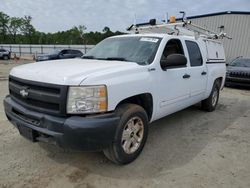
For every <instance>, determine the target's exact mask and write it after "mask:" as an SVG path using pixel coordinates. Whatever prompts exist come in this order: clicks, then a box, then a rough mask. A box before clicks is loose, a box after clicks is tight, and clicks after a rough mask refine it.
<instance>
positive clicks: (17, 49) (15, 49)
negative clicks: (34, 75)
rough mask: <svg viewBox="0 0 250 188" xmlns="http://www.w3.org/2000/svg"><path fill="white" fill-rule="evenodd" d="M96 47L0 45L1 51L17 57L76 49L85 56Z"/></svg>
mask: <svg viewBox="0 0 250 188" xmlns="http://www.w3.org/2000/svg"><path fill="white" fill-rule="evenodd" d="M93 47H94V45H33V44H32V45H29V44H0V49H5V50H9V51H11V53H12V55H14V54H15V55H16V56H19V57H21V56H33V57H37V55H41V54H48V53H51V52H53V51H54V50H62V49H76V50H80V51H82V53H83V54H85V53H86V52H88V51H89V50H90V49H91V48H93Z"/></svg>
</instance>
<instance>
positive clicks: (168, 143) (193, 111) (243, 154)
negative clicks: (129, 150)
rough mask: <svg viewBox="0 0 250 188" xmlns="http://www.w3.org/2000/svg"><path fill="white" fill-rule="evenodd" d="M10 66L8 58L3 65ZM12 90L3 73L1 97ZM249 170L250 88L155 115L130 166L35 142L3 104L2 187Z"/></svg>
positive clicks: (179, 179) (226, 175)
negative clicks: (202, 105)
mask: <svg viewBox="0 0 250 188" xmlns="http://www.w3.org/2000/svg"><path fill="white" fill-rule="evenodd" d="M9 66H10V65H5V64H1V63H0V68H1V69H0V71H1V72H3V67H5V70H6V71H8V70H9V68H10V67H9ZM4 74H5V75H8V72H5V73H4ZM7 90H8V89H7V81H0V99H1V100H3V98H4V96H5V95H6V94H7ZM249 177H250V90H240V89H229V88H225V89H224V90H223V91H222V93H221V98H220V101H219V104H218V108H217V110H216V111H215V112H212V113H207V112H203V111H201V110H200V109H199V107H198V106H192V107H190V108H188V109H185V110H183V111H180V112H177V113H175V114H173V115H170V116H168V117H166V118H163V119H161V120H158V121H156V122H154V123H153V124H151V127H150V131H149V137H148V141H147V144H146V146H145V148H144V151H143V152H142V154H141V155H140V157H139V158H138V159H137V160H136V161H135V162H133V163H131V164H129V165H126V166H117V165H114V164H113V163H111V162H109V161H108V160H107V159H106V158H105V157H104V156H103V155H102V153H84V152H74V151H65V150H62V149H60V148H57V147H56V146H53V145H48V144H44V143H31V142H30V141H28V140H26V139H25V138H23V137H21V136H20V135H19V133H18V131H17V130H16V129H15V128H14V127H13V126H12V125H11V124H10V123H9V122H8V121H7V120H6V117H5V115H4V111H3V106H2V104H1V105H0V187H25V188H26V187H32V188H33V187H60V188H64V187H65V188H66V187H67V188H68V187H87V188H94V187H137V188H138V187H164V188H165V187H180V188H181V187H183V188H189V187H190V188H196V187H197V188H205V187H213V188H216V187H218V188H223V187H225V188H230V187H233V188H235V187H242V188H246V187H250V178H249Z"/></svg>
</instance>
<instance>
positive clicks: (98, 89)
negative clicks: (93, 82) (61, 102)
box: [67, 85, 108, 114]
mask: <svg viewBox="0 0 250 188" xmlns="http://www.w3.org/2000/svg"><path fill="white" fill-rule="evenodd" d="M107 106H108V105H107V89H106V86H104V85H101V86H82V87H81V86H79V87H70V88H69V91H68V101H67V113H69V114H86V113H97V112H105V111H107Z"/></svg>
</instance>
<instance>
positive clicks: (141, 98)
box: [116, 93, 153, 120]
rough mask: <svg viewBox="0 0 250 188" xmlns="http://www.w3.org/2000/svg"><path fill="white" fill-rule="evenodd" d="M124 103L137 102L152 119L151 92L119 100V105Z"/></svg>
mask: <svg viewBox="0 0 250 188" xmlns="http://www.w3.org/2000/svg"><path fill="white" fill-rule="evenodd" d="M124 103H131V104H137V105H139V106H141V107H142V108H144V110H145V111H146V113H147V115H148V119H149V120H150V119H151V117H152V113H153V98H152V95H151V94H150V93H143V94H140V95H135V96H132V97H129V98H126V99H124V100H122V101H121V102H119V104H118V105H117V106H119V105H121V104H124ZM117 106H116V107H117Z"/></svg>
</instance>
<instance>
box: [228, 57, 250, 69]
mask: <svg viewBox="0 0 250 188" xmlns="http://www.w3.org/2000/svg"><path fill="white" fill-rule="evenodd" d="M230 66H235V67H250V59H236V60H234V61H233V62H232V63H230Z"/></svg>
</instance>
